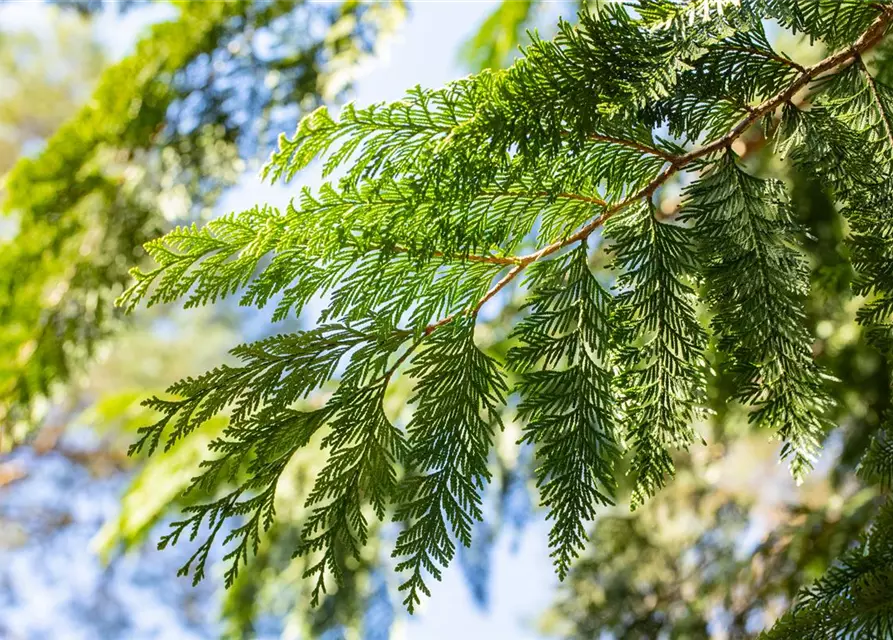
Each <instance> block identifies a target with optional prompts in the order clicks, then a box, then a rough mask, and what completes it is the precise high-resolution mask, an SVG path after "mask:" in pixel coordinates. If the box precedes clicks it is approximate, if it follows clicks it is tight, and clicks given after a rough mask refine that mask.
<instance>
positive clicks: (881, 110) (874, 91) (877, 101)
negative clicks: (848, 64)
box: [856, 53, 893, 152]
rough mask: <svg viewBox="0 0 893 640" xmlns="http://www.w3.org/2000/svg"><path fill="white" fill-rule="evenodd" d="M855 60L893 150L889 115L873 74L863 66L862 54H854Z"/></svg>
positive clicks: (891, 125)
mask: <svg viewBox="0 0 893 640" xmlns="http://www.w3.org/2000/svg"><path fill="white" fill-rule="evenodd" d="M856 62H857V64H858V65H859V70H860V71H861V72H862V75H864V76H865V82H866V83H868V90H869V91H870V92H871V99H872V100H873V101H874V105H875V106H876V107H877V110H878V115H879V116H880V118H881V122H882V123H883V126H884V132H885V133H886V134H887V141H888V142H889V143H890V150H891V152H893V124H891V123H890V116H889V114H888V113H887V109H886V108H885V107H884V103H883V102H882V101H881V96H880V94H879V93H878V88H877V84H876V83H875V81H874V76H872V75H871V72H870V71H869V70H868V67H867V66H865V62H864V61H863V60H862V56H861V55H859V54H858V53H857V54H856Z"/></svg>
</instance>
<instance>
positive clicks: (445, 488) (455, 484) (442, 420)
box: [393, 319, 506, 612]
mask: <svg viewBox="0 0 893 640" xmlns="http://www.w3.org/2000/svg"><path fill="white" fill-rule="evenodd" d="M473 330H474V323H472V322H463V321H462V320H461V319H458V320H456V321H455V324H454V325H450V326H448V327H444V328H443V329H441V330H440V331H438V332H437V333H435V334H433V335H432V336H431V338H430V339H429V340H428V346H427V348H426V349H425V350H424V351H422V352H421V353H420V354H419V355H418V356H417V357H416V358H415V359H414V360H413V364H412V367H411V368H410V369H409V370H408V371H407V374H408V375H410V376H413V377H414V378H417V379H418V383H417V385H416V387H415V397H414V398H413V402H414V403H415V407H414V413H413V416H412V419H411V420H410V422H409V424H408V425H407V427H406V433H407V437H408V439H409V441H410V442H411V443H412V444H411V448H410V450H409V452H408V454H407V456H406V465H407V475H406V477H405V479H404V480H403V482H402V485H401V487H400V489H399V492H398V494H397V495H396V499H397V502H398V504H399V505H400V506H399V507H398V508H397V510H396V512H395V514H394V518H395V520H397V521H405V522H407V523H408V524H407V526H406V528H405V529H403V531H401V532H400V535H399V536H398V537H397V542H396V544H395V546H394V553H393V555H394V556H395V557H402V558H403V559H402V560H401V561H400V562H399V563H398V564H397V570H398V571H408V572H410V575H409V578H408V579H407V580H406V582H404V583H403V584H402V585H401V587H400V588H401V589H402V590H405V591H406V592H407V593H406V599H405V601H404V602H405V604H406V606H407V608H408V609H409V611H410V612H412V611H413V610H414V609H415V606H416V605H417V604H419V603H420V601H421V598H420V593H424V594H425V595H430V592H429V591H428V588H427V586H425V582H424V578H425V574H424V573H423V572H427V573H430V574H431V575H432V576H434V577H435V578H436V579H438V580H439V579H440V575H441V569H440V567H445V566H447V565H448V564H449V563H450V561H451V560H452V559H453V556H454V555H455V552H456V545H455V543H454V542H453V540H452V538H451V534H452V535H454V536H455V537H456V538H457V539H458V540H459V542H461V543H462V544H464V545H465V546H470V545H471V533H472V525H473V524H474V521H475V520H481V519H482V518H483V513H482V512H481V495H480V494H481V492H482V491H483V489H484V486H485V484H486V483H488V482H489V481H490V471H489V468H488V457H489V454H490V449H491V447H492V446H493V424H494V423H497V424H498V423H499V422H500V417H499V414H498V413H497V410H498V407H499V406H500V404H501V403H502V402H503V397H502V396H503V394H504V393H505V390H506V388H505V384H504V383H503V381H502V377H501V375H500V372H499V368H498V366H497V365H496V363H495V362H494V361H493V360H492V359H490V358H489V357H487V356H486V355H485V354H484V353H482V352H481V351H480V350H479V349H478V348H477V346H475V344H474V336H473Z"/></svg>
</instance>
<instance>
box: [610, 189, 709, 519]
mask: <svg viewBox="0 0 893 640" xmlns="http://www.w3.org/2000/svg"><path fill="white" fill-rule="evenodd" d="M608 232H609V233H612V234H613V235H614V237H615V240H616V244H615V246H614V251H615V252H616V254H617V258H616V265H615V266H616V268H617V269H619V270H621V271H622V273H621V275H620V277H619V278H618V281H617V284H618V287H619V289H620V293H619V294H618V296H617V305H618V311H617V314H616V315H617V329H616V332H615V340H616V342H617V344H618V345H619V348H618V356H617V357H618V361H619V363H620V365H621V368H622V369H621V376H620V378H619V381H618V382H619V385H618V386H619V387H620V388H621V389H622V390H623V392H624V395H625V396H626V397H625V404H626V406H625V415H624V418H625V422H626V425H627V439H628V440H630V441H631V443H632V445H633V449H634V451H635V457H634V459H633V463H632V469H633V470H634V473H635V476H636V480H635V488H634V491H633V496H632V506H633V508H635V507H636V506H638V505H640V504H642V503H643V502H644V501H645V499H646V498H648V496H652V495H654V494H655V493H656V492H657V491H658V490H659V489H660V488H661V487H662V486H663V485H664V481H665V478H666V477H667V476H671V475H672V474H673V469H674V467H673V460H672V458H671V457H670V448H671V447H683V448H685V447H687V446H688V445H689V444H690V443H691V442H692V441H693V440H694V437H695V432H694V429H693V426H692V422H693V421H694V420H696V419H697V418H698V417H699V411H700V409H699V408H700V406H701V405H702V400H703V398H702V396H703V385H704V376H703V371H702V369H703V360H702V358H703V356H702V355H701V354H702V351H703V349H704V342H705V334H704V331H703V329H702V328H701V326H700V325H699V324H698V321H697V318H696V317H695V310H694V306H693V304H694V296H693V292H692V289H691V288H690V286H688V285H687V284H686V283H685V281H684V277H685V274H686V271H691V270H692V268H693V264H692V254H691V252H690V245H691V243H690V241H688V240H687V236H688V235H689V233H688V231H687V230H686V229H684V228H683V227H680V226H676V225H673V224H669V223H663V222H658V221H657V220H656V219H655V213H654V210H653V209H652V208H651V207H645V206H636V207H632V208H630V209H629V210H628V211H627V212H625V214H624V215H622V216H618V217H617V218H614V219H613V220H612V221H611V224H610V226H609V228H608Z"/></svg>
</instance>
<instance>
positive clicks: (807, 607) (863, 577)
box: [761, 501, 893, 640]
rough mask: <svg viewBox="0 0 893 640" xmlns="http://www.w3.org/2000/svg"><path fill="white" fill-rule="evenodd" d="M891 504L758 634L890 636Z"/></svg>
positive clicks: (892, 611)
mask: <svg viewBox="0 0 893 640" xmlns="http://www.w3.org/2000/svg"><path fill="white" fill-rule="evenodd" d="M891 593H893V504H891V503H890V502H889V501H888V502H886V503H885V504H884V505H883V506H882V507H881V509H880V513H879V514H878V516H877V519H876V520H875V522H874V524H872V526H871V528H870V529H869V531H868V532H867V533H866V534H865V535H864V536H863V538H862V541H861V543H860V544H859V545H858V546H855V547H853V548H851V549H849V550H847V551H846V552H845V553H844V554H843V555H842V556H840V558H839V560H838V561H837V562H836V563H835V565H834V566H833V567H831V568H830V569H829V570H828V572H827V573H825V575H823V576H822V577H821V578H820V579H819V580H818V581H816V583H815V584H813V585H812V586H810V587H809V588H807V589H805V590H804V591H803V593H801V594H800V597H799V600H798V601H797V603H796V605H795V606H794V607H793V608H792V609H791V610H790V611H789V612H788V613H787V614H785V615H784V616H783V617H782V618H781V619H780V620H779V621H778V622H777V623H776V624H775V626H774V627H772V630H771V631H769V632H768V633H765V634H763V635H762V636H761V638H766V639H767V640H778V639H782V638H807V639H809V640H813V639H815V640H818V639H819V638H822V639H824V638H888V637H890V635H891V634H893V600H891V598H890V594H891Z"/></svg>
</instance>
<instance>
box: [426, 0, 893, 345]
mask: <svg viewBox="0 0 893 640" xmlns="http://www.w3.org/2000/svg"><path fill="white" fill-rule="evenodd" d="M891 22H893V13H891V12H885V13H884V14H882V15H880V16H878V18H877V19H876V20H875V21H874V22H873V23H872V24H871V26H870V27H869V28H868V29H867V30H866V31H865V32H864V33H863V34H862V35H861V36H860V37H859V38H858V39H857V40H856V42H854V43H853V45H852V46H851V47H850V48H848V49H845V50H842V51H838V52H837V53H834V54H832V55H830V56H828V57H826V58H824V59H823V60H821V61H819V62H817V63H816V64H814V65H812V66H810V67H807V68H805V69H804V70H803V72H801V73H800V74H799V75H798V76H797V78H796V79H794V81H793V82H791V83H790V84H789V85H788V86H787V87H786V88H784V89H782V90H781V91H779V92H778V93H777V94H775V95H774V96H772V97H771V98H768V99H767V100H765V101H763V102H762V103H761V104H759V105H758V106H756V107H754V108H753V109H752V110H750V111H748V114H747V115H746V116H745V117H744V118H742V119H741V120H740V121H738V123H737V124H735V126H733V127H732V128H731V130H729V132H728V133H726V134H725V135H723V136H721V137H720V138H717V139H716V140H713V141H712V142H709V143H707V144H705V145H703V146H701V147H699V148H697V149H693V150H692V151H689V152H688V153H685V154H683V155H681V156H676V157H674V158H673V160H670V161H669V162H670V166H668V167H667V168H665V169H664V170H663V171H662V172H661V173H660V174H659V175H658V176H657V177H656V178H654V180H652V181H651V182H649V183H648V184H647V185H645V186H644V187H642V188H641V189H640V190H639V191H637V192H636V193H634V194H632V195H631V196H629V197H627V198H625V199H624V200H622V201H620V202H618V203H617V204H614V205H611V206H609V207H608V208H607V209H606V210H605V211H604V212H603V213H601V214H600V215H599V216H598V217H596V218H594V219H593V220H591V221H590V222H588V223H586V224H585V225H583V227H581V228H580V230H579V231H577V232H576V233H574V234H573V235H571V236H569V237H567V238H565V239H563V240H556V241H555V242H553V243H551V244H549V245H547V246H545V247H543V248H542V249H540V250H538V251H535V252H533V253H530V254H527V255H524V256H519V257H518V259H517V263H516V264H517V266H515V267H514V268H512V269H511V270H510V271H509V272H508V273H507V274H506V275H505V277H504V278H502V279H501V280H500V281H499V282H497V283H496V284H495V285H494V286H493V288H491V289H490V290H489V291H487V293H486V294H485V295H484V297H483V298H482V299H481V300H480V301H479V302H478V304H477V305H476V307H475V311H477V310H479V309H480V308H481V307H482V306H483V305H484V304H486V302H487V301H488V300H490V298H492V297H493V296H495V295H496V294H497V293H499V292H500V291H501V290H502V289H503V288H505V287H506V286H507V285H508V284H509V283H510V282H511V281H512V280H514V279H515V277H517V276H518V275H519V274H520V273H521V272H522V271H523V270H524V269H525V267H527V266H528V265H530V264H533V263H534V262H536V261H537V260H541V259H542V258H545V257H546V256H549V255H552V254H553V253H555V252H556V251H560V250H561V249H564V248H565V247H568V246H570V245H573V244H576V243H578V242H580V241H582V240H585V239H586V238H588V237H589V236H590V235H592V233H593V232H595V230H596V229H598V228H599V227H601V226H602V225H603V224H604V223H605V222H606V221H607V220H609V219H610V218H611V217H613V216H614V215H616V214H617V213H619V212H620V211H623V210H624V209H626V208H627V207H628V206H630V205H632V204H634V203H636V202H639V201H640V200H642V199H644V198H650V197H651V196H652V195H654V193H655V192H656V191H657V190H658V189H659V188H660V187H661V186H663V185H664V184H665V183H666V182H667V181H668V180H669V179H670V178H672V177H673V176H674V175H676V174H677V173H679V172H680V171H682V170H683V169H686V168H688V167H690V166H691V165H692V164H694V163H695V162H696V161H698V160H700V159H702V158H705V157H707V156H710V155H712V154H714V153H717V152H719V151H722V150H723V149H729V148H731V146H732V144H733V143H734V142H735V140H737V139H738V138H739V137H741V136H742V135H743V134H744V133H745V132H746V131H747V130H748V129H749V128H750V127H751V126H752V125H753V124H754V123H756V122H757V121H758V120H759V119H760V118H762V117H763V116H766V115H768V114H770V113H772V112H773V111H775V110H776V109H777V108H778V107H780V106H781V105H783V104H785V103H786V102H788V101H790V100H791V99H792V98H793V97H794V95H795V94H796V93H797V92H798V91H800V90H801V89H802V88H804V87H805V86H807V85H808V84H809V83H810V82H812V81H813V80H815V79H816V78H818V77H819V76H821V75H822V74H823V73H826V72H828V71H832V70H834V69H838V68H840V67H842V66H845V65H847V64H851V63H853V62H854V61H856V60H857V58H858V56H859V55H860V54H861V53H864V52H865V51H868V50H870V49H871V48H872V47H874V46H875V45H876V44H877V43H878V42H879V41H880V40H881V38H882V37H883V36H884V33H885V32H886V30H887V28H888V27H889V25H890V23H891ZM452 318H453V316H451V317H447V318H444V319H443V320H440V321H438V322H435V323H433V324H430V325H428V327H426V329H425V330H426V332H427V333H431V332H432V331H434V330H435V329H437V328H438V327H440V326H442V325H444V324H446V323H447V322H449V321H450V320H452Z"/></svg>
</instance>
